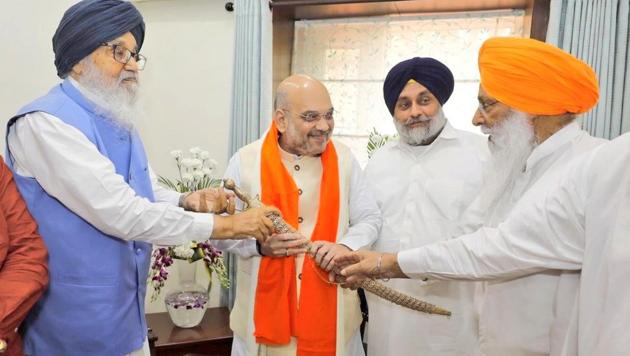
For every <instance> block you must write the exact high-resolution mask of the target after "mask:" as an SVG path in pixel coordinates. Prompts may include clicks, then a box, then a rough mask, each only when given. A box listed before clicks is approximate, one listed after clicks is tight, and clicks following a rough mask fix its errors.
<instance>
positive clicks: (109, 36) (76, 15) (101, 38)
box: [52, 0, 144, 78]
mask: <svg viewBox="0 0 630 356" xmlns="http://www.w3.org/2000/svg"><path fill="white" fill-rule="evenodd" d="M127 32H131V34H132V35H133V37H134V38H135V39H136V43H137V44H138V51H140V48H141V47H142V42H143V41H144V20H143V19H142V15H140V12H139V11H138V9H136V7H135V6H133V5H132V4H131V3H129V2H126V1H121V0H83V1H80V2H78V3H76V4H74V5H72V6H71V7H70V8H69V9H68V10H66V12H65V13H64V14H63V18H61V22H60V23H59V27H57V31H56V32H55V35H54V36H53V39H52V43H53V51H54V52H55V67H57V75H58V76H59V77H61V78H63V77H65V76H66V75H67V74H68V73H69V72H70V70H71V69H72V67H74V65H75V64H77V63H78V62H79V61H81V60H82V59H83V58H85V57H87V56H88V55H89V54H90V53H92V52H94V50H95V49H97V48H98V47H99V46H100V45H101V44H103V43H105V42H108V41H111V40H113V39H116V38H118V37H120V36H122V35H124V34H125V33H127ZM130 49H131V50H133V48H130Z"/></svg>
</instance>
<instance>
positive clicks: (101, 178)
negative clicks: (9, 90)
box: [7, 0, 272, 356]
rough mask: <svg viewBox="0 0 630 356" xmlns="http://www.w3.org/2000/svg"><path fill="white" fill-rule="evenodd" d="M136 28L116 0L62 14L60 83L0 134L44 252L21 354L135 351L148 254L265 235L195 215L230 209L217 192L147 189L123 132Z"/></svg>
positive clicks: (240, 217) (140, 154)
mask: <svg viewBox="0 0 630 356" xmlns="http://www.w3.org/2000/svg"><path fill="white" fill-rule="evenodd" d="M144 30H145V25H144V21H143V19H142V16H141V15H140V13H139V12H138V10H137V9H136V8H135V7H134V6H133V5H132V4H131V3H129V2H126V1H121V0H85V1H80V2H78V3H77V4H75V5H73V6H72V7H70V8H69V9H68V10H67V11H66V13H65V14H64V16H63V18H62V20H61V22H60V24H59V27H58V28H57V31H56V33H55V35H54V37H53V50H54V52H55V66H56V67H57V73H58V75H59V77H61V78H62V79H64V81H63V82H62V83H61V84H59V85H57V86H55V87H54V88H53V89H52V90H51V91H50V92H49V93H48V94H46V95H45V96H43V97H41V98H39V99H36V100H35V101H33V102H31V103H30V104H28V105H26V106H25V107H23V108H22V109H20V110H19V111H18V113H17V114H16V115H15V116H14V117H13V118H11V119H10V120H9V123H8V125H7V142H8V145H7V146H8V153H9V155H8V157H7V163H8V165H9V166H10V167H11V169H12V170H13V172H14V175H15V181H16V184H17V186H18V188H19V190H20V192H21V193H22V195H23V197H24V200H25V201H26V203H27V206H28V209H29V211H30V213H31V214H32V215H33V217H34V218H35V219H36V221H37V223H38V225H39V232H40V234H41V235H42V237H43V239H44V242H45V243H46V245H47V247H48V250H49V270H50V288H49V289H48V291H47V292H46V293H45V294H44V297H43V298H42V299H41V300H40V301H39V302H38V303H37V304H36V306H35V307H34V308H33V310H32V312H31V313H30V314H29V316H28V317H27V319H26V321H25V323H24V325H23V330H24V346H25V353H26V354H28V355H46V356H51V355H52V356H55V355H59V356H69V355H103V356H110V355H127V354H143V353H145V352H146V351H148V350H147V348H146V333H147V326H146V321H145V317H144V298H145V291H146V285H147V282H146V281H147V276H148V269H149V261H150V256H151V244H161V245H180V244H187V243H189V242H190V241H191V240H197V241H202V240H206V239H208V238H211V237H213V238H219V237H222V238H237V237H239V236H254V237H256V238H259V239H263V240H264V239H265V238H266V237H267V236H268V235H269V233H270V231H271V227H272V224H271V221H269V219H267V218H266V217H264V214H265V212H267V211H268V210H269V209H267V208H265V209H254V210H248V211H247V212H245V213H241V214H237V215H233V216H227V217H223V216H215V215H212V214H206V213H207V212H211V213H221V212H224V211H226V210H231V207H233V202H234V199H233V197H232V196H230V195H227V194H226V193H225V192H224V191H223V190H215V189H207V190H204V191H202V192H196V193H193V194H190V195H180V194H178V193H175V192H171V191H167V190H165V189H164V188H160V187H159V186H158V185H157V184H156V183H157V182H156V179H155V177H154V175H153V173H152V171H151V168H150V167H149V165H148V162H147V157H146V155H145V152H144V148H143V145H142V142H141V140H140V137H139V136H138V133H137V131H136V129H135V128H134V125H133V119H134V117H135V116H136V115H137V113H138V108H137V107H138V103H137V92H138V90H139V82H138V72H139V71H140V70H142V69H143V68H144V66H145V64H146V59H145V58H144V56H143V55H141V54H139V52H140V49H141V48H142V43H143V40H144ZM178 205H179V206H181V207H184V208H185V209H186V210H195V211H201V212H202V213H194V212H189V211H185V210H184V209H181V208H180V207H178Z"/></svg>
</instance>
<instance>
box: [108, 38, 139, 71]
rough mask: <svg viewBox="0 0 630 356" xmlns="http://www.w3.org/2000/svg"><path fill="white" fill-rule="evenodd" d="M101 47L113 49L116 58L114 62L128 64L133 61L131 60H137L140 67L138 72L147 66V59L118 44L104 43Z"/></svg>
mask: <svg viewBox="0 0 630 356" xmlns="http://www.w3.org/2000/svg"><path fill="white" fill-rule="evenodd" d="M101 46H103V47H109V48H111V49H112V54H113V56H114V60H115V61H116V62H118V63H121V64H125V65H126V64H127V63H129V61H130V60H131V58H133V59H135V60H136V65H137V66H138V70H143V69H144V66H145V65H146V64H147V58H146V57H145V56H143V55H141V54H139V53H138V52H132V51H131V50H129V49H127V48H125V47H123V46H121V45H117V44H111V43H103V44H102V45H101Z"/></svg>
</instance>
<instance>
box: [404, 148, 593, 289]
mask: <svg viewBox="0 0 630 356" xmlns="http://www.w3.org/2000/svg"><path fill="white" fill-rule="evenodd" d="M584 161H585V159H584V158H583V159H578V160H577V161H576V162H575V163H574V164H572V165H571V166H570V167H569V170H568V173H567V174H566V175H564V178H563V180H562V181H560V182H559V183H558V185H557V186H555V187H553V188H552V189H549V188H548V187H545V186H543V185H541V184H538V185H534V186H533V187H532V189H531V190H530V191H529V192H528V193H527V194H526V195H525V196H523V198H522V199H521V201H520V202H519V203H518V204H517V205H516V207H515V208H514V210H513V211H512V213H511V214H510V215H509V216H508V218H507V219H506V221H505V222H504V223H502V224H501V225H499V226H498V227H497V228H482V229H480V230H477V231H476V232H474V233H472V234H469V235H464V236H462V237H460V238H457V239H454V240H449V241H444V242H440V243H436V244H432V245H429V246H425V247H421V248H416V249H412V250H407V251H402V252H399V253H398V263H399V264H400V267H401V269H402V271H403V272H404V273H405V274H406V275H408V276H409V277H411V278H427V277H429V278H435V279H465V280H488V279H493V278H497V277H516V276H521V275H526V274H529V273H534V272H537V271H540V270H544V269H561V270H578V269H580V268H581V261H582V257H583V252H584V235H585V230H584V229H585V228H584V226H585V225H584V224H585V220H584V206H585V201H586V192H587V184H586V180H587V173H586V172H587V168H585V167H587V166H588V165H587V164H584Z"/></svg>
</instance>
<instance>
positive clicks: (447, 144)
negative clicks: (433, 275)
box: [354, 123, 488, 356]
mask: <svg viewBox="0 0 630 356" xmlns="http://www.w3.org/2000/svg"><path fill="white" fill-rule="evenodd" d="M487 155H488V151H487V145H486V139H485V138H484V137H483V136H480V135H475V134H472V133H467V132H464V131H460V130H456V129H454V128H453V127H451V126H450V124H448V123H447V124H446V126H445V127H444V129H443V130H442V132H441V133H440V135H439V136H438V138H437V139H436V140H435V141H434V142H433V143H432V144H431V145H428V146H410V145H408V144H406V143H404V142H400V141H399V142H390V143H388V144H387V145H386V146H384V147H382V148H380V149H379V150H378V151H377V152H376V153H375V154H374V156H372V158H371V159H370V161H369V162H368V165H367V167H366V169H365V177H366V179H367V180H368V183H369V184H368V185H369V189H370V190H371V191H373V192H374V194H375V198H376V200H377V203H378V206H379V208H380V209H381V212H382V214H383V227H382V229H381V233H380V235H379V236H378V239H377V240H376V241H375V243H374V246H373V249H374V250H376V251H383V252H398V251H401V250H405V249H409V248H414V247H419V246H423V245H426V244H430V243H432V242H436V241H441V240H445V239H448V238H449V237H450V236H451V233H452V230H453V228H454V227H455V226H457V224H458V221H459V219H460V216H461V214H462V213H463V212H464V211H465V209H466V208H467V206H468V205H469V204H470V203H471V202H472V200H473V199H474V197H475V195H476V194H477V193H478V191H479V190H480V189H481V184H482V169H483V167H482V165H483V161H484V160H485V159H487ZM354 247H358V246H356V245H355V246H354ZM386 284H387V285H389V286H390V287H392V288H394V289H396V290H399V291H401V292H404V293H408V294H410V295H413V296H416V297H418V298H420V299H423V300H427V301H430V302H432V303H436V304H438V305H440V306H442V307H445V308H447V309H450V310H452V311H453V316H452V317H451V318H445V317H443V316H435V315H427V314H422V313H416V312H413V311H409V310H408V309H404V308H402V307H400V306H398V305H395V304H392V303H390V302H387V301H385V300H382V299H379V298H376V297H373V296H371V295H369V294H368V307H369V314H370V321H369V323H368V338H367V341H368V354H369V355H374V356H384V355H392V356H399V355H433V356H435V355H471V354H475V353H476V351H477V341H476V340H477V327H476V326H477V320H476V319H474V313H473V311H474V309H473V295H474V291H475V283H471V282H463V283H460V282H441V281H430V282H422V281H409V280H390V281H389V282H386Z"/></svg>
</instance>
